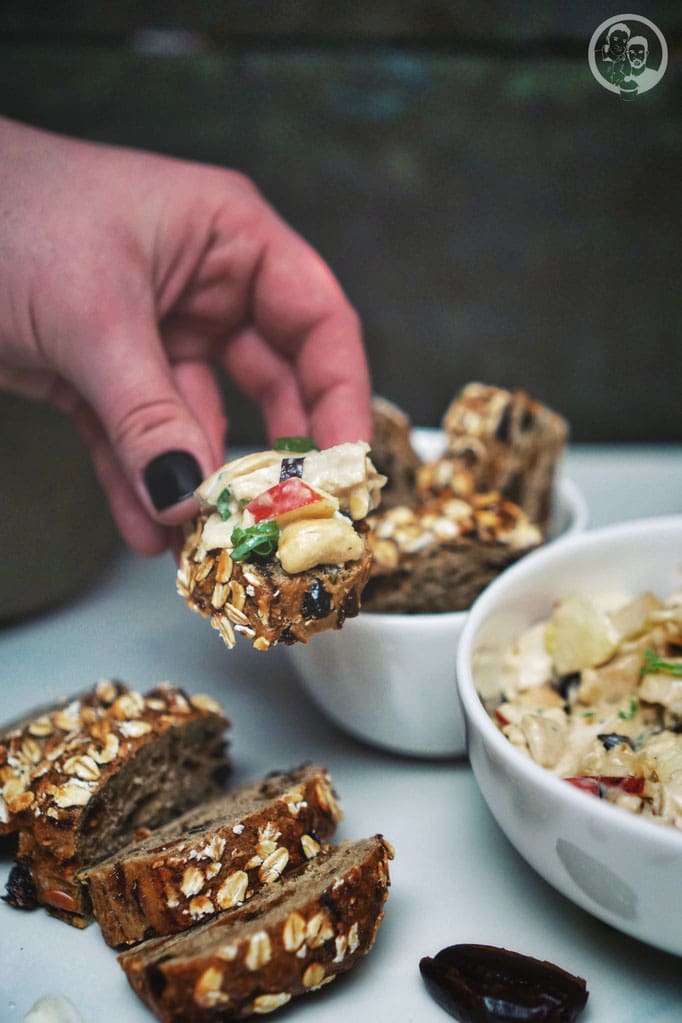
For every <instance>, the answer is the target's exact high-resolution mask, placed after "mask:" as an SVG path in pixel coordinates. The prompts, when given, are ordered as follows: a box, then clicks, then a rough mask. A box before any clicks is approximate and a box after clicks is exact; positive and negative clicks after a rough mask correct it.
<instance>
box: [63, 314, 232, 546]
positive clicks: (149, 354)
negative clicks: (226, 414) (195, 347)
mask: <svg viewBox="0 0 682 1023" xmlns="http://www.w3.org/2000/svg"><path fill="white" fill-rule="evenodd" d="M87 323H88V326H89V328H90V330H91V336H89V337H88V338H87V339H81V340H79V342H78V343H76V344H73V345H71V346H70V348H69V360H70V362H69V377H70V379H71V381H72V382H73V384H74V386H75V387H76V388H77V389H78V390H79V392H80V394H81V395H82V396H83V398H84V399H85V403H86V405H88V406H89V407H90V408H91V409H92V410H93V412H94V413H95V416H96V418H97V421H98V423H99V424H101V430H102V434H103V436H100V435H98V433H97V431H94V430H92V429H91V430H90V431H89V432H88V441H89V443H90V445H91V449H92V450H93V457H94V458H95V459H96V464H97V470H98V473H99V475H100V479H102V482H103V485H104V486H105V488H106V489H107V493H108V494H109V497H110V500H111V501H112V508H113V511H114V514H115V516H116V517H117V521H119V524H120V525H121V530H122V532H124V535H126V538H128V539H129V538H130V536H131V535H132V536H133V537H134V538H135V539H134V540H133V541H132V545H133V546H134V547H135V549H140V546H142V547H144V548H145V552H147V549H148V548H150V547H153V546H154V545H155V543H156V539H155V538H158V536H159V534H158V532H156V531H154V530H151V531H150V530H147V531H145V530H144V529H143V528H142V526H141V513H143V514H144V515H146V516H147V518H148V519H150V520H151V521H152V522H156V523H158V524H160V525H162V526H172V525H177V524H179V523H181V522H183V521H184V520H185V519H187V518H188V517H189V516H190V515H191V514H193V512H194V511H195V510H196V504H195V502H194V500H193V498H192V492H193V490H194V489H195V488H196V487H197V486H198V485H199V483H200V482H201V480H202V479H203V478H204V477H205V476H207V475H208V474H209V473H210V472H212V471H213V469H214V468H215V467H216V465H217V464H218V459H219V455H218V448H219V447H220V440H219V438H220V437H221V436H222V432H223V429H224V420H223V419H222V416H221V414H220V413H219V412H218V400H217V398H216V397H215V391H216V388H215V383H214V382H213V381H212V379H210V380H209V379H208V378H207V376H206V374H205V372H204V371H203V370H201V369H198V368H197V367H194V368H189V367H188V368H186V369H183V370H177V371H176V375H175V376H174V372H173V370H172V369H171V367H170V365H169V363H168V361H167V358H166V354H165V352H164V350H163V348H162V346H161V342H160V340H159V337H158V335H157V332H156V327H155V324H154V323H153V321H152V320H151V318H146V317H139V316H138V317H137V318H135V319H130V318H129V317H126V316H123V315H117V314H116V311H115V310H112V308H111V307H109V309H108V315H107V316H106V319H104V318H100V319H99V320H95V322H94V323H93V319H92V317H90V318H88V320H87ZM183 390H184V391H186V393H187V394H188V396H189V397H190V398H191V400H192V402H193V405H194V408H198V407H199V406H200V404H201V400H200V393H199V392H201V394H203V410H202V412H201V418H199V417H198V416H197V415H196V414H195V413H194V411H193V410H192V408H191V407H190V406H189V405H188V403H187V401H186V400H185V397H184V394H183ZM114 453H115V454H114ZM124 481H125V484H126V486H124V485H123V483H124Z"/></svg>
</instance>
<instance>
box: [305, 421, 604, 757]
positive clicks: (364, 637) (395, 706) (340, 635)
mask: <svg viewBox="0 0 682 1023" xmlns="http://www.w3.org/2000/svg"><path fill="white" fill-rule="evenodd" d="M442 443H443V434H442V433H441V432H440V431H439V430H417V431H415V432H414V444H415V448H416V449H417V450H418V452H419V454H420V455H421V456H422V457H423V458H433V457H436V456H437V454H438V452H439V449H440V447H441V446H442ZM586 522H587V509H586V506H585V502H584V500H583V498H582V495H581V494H580V492H579V491H578V489H577V488H576V487H575V485H574V484H573V483H572V482H571V481H570V480H568V479H564V478H562V479H560V480H559V482H558V485H557V493H556V501H555V507H554V511H553V515H552V522H551V526H550V530H549V535H550V537H552V538H555V537H558V536H560V535H562V536H567V535H569V534H572V533H575V532H579V531H582V530H583V529H584V528H585V525H586ZM467 617H468V612H467V611H453V612H448V613H442V614H415V615H410V614H378V613H375V612H367V611H361V612H360V614H359V615H358V617H357V618H352V619H350V620H349V621H347V622H346V623H345V625H344V626H343V629H341V630H340V631H334V632H324V633H321V634H320V635H319V636H315V637H314V638H313V639H312V640H311V641H310V643H307V644H305V645H301V644H297V645H295V646H292V647H289V648H288V654H289V657H290V658H291V661H292V662H293V665H294V668H295V670H296V673H297V675H298V676H299V678H300V681H301V683H302V684H303V687H304V688H305V690H306V692H307V693H308V695H309V696H310V697H311V698H312V700H313V701H314V702H315V703H316V704H317V706H318V707H319V708H320V710H321V711H322V712H323V713H324V714H325V715H326V716H327V717H329V718H330V719H331V720H332V721H333V722H334V723H335V724H337V725H339V726H340V727H341V728H342V729H344V730H345V731H347V732H349V733H350V734H351V735H353V736H355V738H358V739H361V740H362V741H364V742H367V743H369V744H371V745H373V746H378V747H380V748H382V749H387V750H390V751H392V752H396V753H403V754H407V755H410V756H420V757H451V756H457V755H460V754H463V753H464V751H465V741H464V722H463V718H462V712H461V708H460V704H459V700H458V698H457V689H456V680H455V657H456V651H457V643H458V640H459V635H460V632H461V631H462V629H463V627H464V623H465V622H466V620H467Z"/></svg>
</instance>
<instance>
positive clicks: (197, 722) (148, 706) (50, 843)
mask: <svg viewBox="0 0 682 1023" xmlns="http://www.w3.org/2000/svg"><path fill="white" fill-rule="evenodd" d="M228 725H229V722H228V721H227V719H226V718H225V716H224V714H223V712H222V710H221V708H220V707H219V706H218V704H217V703H216V702H215V701H214V700H211V699H210V698H208V697H203V696H188V695H187V694H186V693H184V692H183V691H182V690H180V689H178V688H175V687H174V686H170V685H165V684H164V685H160V686H157V687H156V688H154V689H152V690H151V691H150V692H148V693H146V694H145V695H144V696H143V695H142V694H140V693H138V692H134V691H132V690H129V689H128V688H127V687H126V686H125V685H124V684H122V683H120V682H112V681H103V682H100V683H99V684H98V685H97V686H96V687H95V689H94V690H93V691H92V692H91V693H88V694H85V695H84V696H82V697H78V698H76V699H73V700H71V701H70V702H69V703H68V704H66V705H60V706H59V707H57V708H56V709H54V710H53V711H52V712H49V711H48V712H46V713H41V714H39V715H38V716H37V717H33V718H28V719H26V720H24V721H23V722H21V723H20V724H19V725H18V726H16V727H14V728H12V729H10V730H9V731H7V732H5V733H4V734H3V735H2V736H1V737H0V764H1V765H2V766H1V767H0V781H1V782H2V786H3V788H2V793H3V797H2V802H1V803H0V813H1V819H2V828H3V831H4V832H5V833H8V832H12V831H18V833H19V844H18V854H17V863H16V866H15V867H14V868H13V870H12V871H11V873H10V878H9V881H8V885H7V891H8V895H7V900H8V902H10V904H12V905H14V906H17V907H18V908H30V907H32V906H35V905H38V904H42V905H44V906H46V907H47V908H48V909H49V910H50V911H51V912H53V913H54V914H55V915H57V916H60V917H61V918H62V919H64V920H66V921H67V922H69V923H72V924H74V925H76V926H81V927H82V926H85V924H86V923H87V922H89V919H90V907H89V900H88V897H87V893H86V891H85V888H84V887H83V886H82V884H81V883H80V882H79V880H78V878H77V875H78V873H79V871H81V870H83V869H85V868H86V867H89V866H91V865H92V864H94V863H95V862H97V861H98V860H100V859H102V858H103V857H104V856H107V855H109V854H110V853H111V852H112V851H113V850H115V849H117V848H120V847H121V846H123V845H125V844H126V843H127V842H129V841H130V840H131V839H132V838H133V836H134V834H135V832H136V830H137V829H138V828H140V827H156V826H158V825H160V824H162V823H164V822H165V821H167V820H170V819H171V818H172V817H173V816H176V815H177V814H179V813H182V812H184V811H185V810H187V809H189V808H190V807H192V806H194V805H196V803H197V802H199V801H200V800H203V799H206V798H211V797H212V796H215V795H217V794H218V793H219V792H220V791H221V790H222V789H223V786H224V781H225V778H226V775H227V756H226V751H225V742H224V737H223V733H224V731H225V729H226V728H227V726H228ZM150 780H153V782H152V783H151V784H150Z"/></svg>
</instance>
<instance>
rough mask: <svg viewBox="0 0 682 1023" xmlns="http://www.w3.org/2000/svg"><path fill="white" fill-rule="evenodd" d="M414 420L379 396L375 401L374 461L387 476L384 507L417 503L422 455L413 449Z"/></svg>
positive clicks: (373, 420)
mask: <svg viewBox="0 0 682 1023" xmlns="http://www.w3.org/2000/svg"><path fill="white" fill-rule="evenodd" d="M410 428H411V424H410V420H409V417H408V416H407V415H406V414H405V413H404V412H403V410H402V409H400V408H398V406H397V405H394V404H393V402H390V401H387V400H386V398H381V397H379V396H378V395H377V396H375V397H374V398H373V399H372V461H373V462H374V464H375V466H376V467H377V470H378V471H379V472H380V473H382V474H383V475H384V476H386V485H385V487H384V488H383V490H382V491H381V508H382V510H384V509H386V508H395V507H396V506H397V505H401V504H408V505H409V504H411V503H412V502H413V500H414V494H415V486H416V481H417V470H418V468H419V466H420V465H421V459H420V458H419V455H418V454H417V452H416V451H415V450H414V448H413V447H412V441H411V439H410Z"/></svg>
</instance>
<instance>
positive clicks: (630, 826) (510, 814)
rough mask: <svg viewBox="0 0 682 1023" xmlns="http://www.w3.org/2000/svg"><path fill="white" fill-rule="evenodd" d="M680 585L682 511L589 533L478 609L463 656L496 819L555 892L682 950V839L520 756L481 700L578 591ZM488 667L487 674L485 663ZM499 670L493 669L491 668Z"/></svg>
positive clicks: (538, 557)
mask: <svg viewBox="0 0 682 1023" xmlns="http://www.w3.org/2000/svg"><path fill="white" fill-rule="evenodd" d="M681 584H682V516H673V517H660V518H653V519H645V520H639V521H634V522H626V523H623V524H621V525H617V526H609V527H607V528H604V529H598V530H594V531H592V532H587V533H585V534H584V535H583V536H574V537H571V538H569V539H566V540H562V541H560V542H559V543H556V544H552V545H550V546H548V547H547V548H545V549H543V550H540V551H537V552H534V553H533V554H530V555H529V556H528V557H527V558H524V559H523V560H522V561H520V562H518V563H517V564H515V565H513V566H512V567H511V568H509V569H507V571H506V572H504V574H503V575H501V576H500V577H499V578H498V579H496V580H495V581H494V582H493V583H491V584H490V586H489V587H488V588H487V589H486V590H485V592H484V593H482V594H481V596H480V597H479V598H478V600H477V601H476V602H475V603H474V605H473V607H472V609H471V612H470V613H469V616H468V620H467V623H466V626H465V628H464V631H463V633H462V636H461V639H460V644H459V651H458V657H457V676H458V686H459V693H460V698H461V701H462V707H463V711H464V717H465V720H466V732H467V748H468V753H469V759H470V761H471V766H472V768H473V771H474V775H475V777H476V780H477V782H478V784H479V787H480V789H481V792H482V793H483V796H484V798H485V800H486V802H487V803H488V806H489V807H490V810H491V811H492V813H493V815H494V816H495V818H496V819H497V822H498V824H499V825H500V827H501V828H502V830H503V831H504V832H505V834H506V835H507V837H508V838H509V840H510V841H511V842H512V843H513V845H514V846H515V847H516V848H517V850H518V851H519V853H520V854H521V855H522V856H523V857H524V858H525V859H526V860H527V861H528V863H530V864H531V866H532V867H534V868H535V870H537V871H538V873H539V874H541V875H542V876H543V877H544V878H545V879H546V880H547V881H549V883H550V884H551V885H553V886H554V887H555V888H557V889H558V890H559V891H560V892H562V893H563V894H564V895H566V896H567V897H568V898H569V899H571V900H573V901H574V902H576V903H577V904H578V905H580V906H582V907H583V908H584V909H586V910H588V911H589V912H590V913H592V914H593V915H594V916H596V917H599V918H600V919H601V920H604V921H606V922H607V923H609V924H611V925H612V926H614V927H616V928H618V929H619V930H621V931H624V932H625V933H626V934H630V935H633V936H634V937H636V938H639V939H641V940H642V941H645V942H647V943H649V944H651V945H654V946H656V947H658V948H661V949H665V950H666V951H668V952H673V953H675V954H676V955H682V924H681V923H680V921H682V884H681V883H680V864H681V863H682V834H680V832H679V831H678V830H677V829H676V828H673V827H669V826H667V825H663V824H656V823H655V822H653V821H651V820H647V819H645V818H642V817H638V816H636V815H634V814H630V813H629V812H628V811H626V810H623V809H620V808H618V807H616V806H613V805H610V804H608V803H606V802H605V801H604V800H599V799H595V798H594V797H593V796H590V795H587V794H585V793H583V792H579V791H578V790H577V789H575V788H574V787H573V786H571V785H568V784H567V783H566V782H564V781H562V780H561V779H559V778H556V777H555V776H554V775H553V774H551V773H550V772H549V771H546V770H544V769H543V768H542V767H540V766H539V765H538V764H536V763H534V762H533V761H531V760H530V759H528V758H527V757H526V756H524V755H523V754H522V753H520V752H519V751H518V750H517V749H516V748H515V747H514V746H513V745H512V744H511V743H510V742H509V741H508V740H507V739H506V738H505V737H504V736H503V735H502V733H501V732H500V731H499V730H498V728H497V727H496V725H495V724H494V722H493V721H492V720H491V719H490V717H489V715H488V713H487V712H486V710H485V708H484V706H483V704H482V703H481V699H480V697H479V687H480V688H482V689H485V690H486V696H487V697H490V696H491V695H494V694H491V693H490V692H489V691H488V686H489V683H490V681H491V680H492V679H493V678H494V675H495V670H494V666H495V663H496V658H497V657H498V653H499V652H501V651H502V649H503V648H504V647H505V646H506V645H507V644H509V643H510V642H511V641H512V640H513V639H514V638H516V637H517V636H518V635H519V633H521V632H522V631H523V630H524V629H526V628H527V627H528V626H529V625H531V624H532V623H533V622H536V621H539V620H541V619H543V618H546V617H547V616H548V615H549V614H550V613H551V608H552V604H553V602H554V601H555V600H557V599H559V598H561V597H564V596H568V595H569V594H571V593H585V594H590V593H600V592H601V593H603V592H605V591H615V592H624V593H632V594H633V595H637V594H639V593H641V592H643V591H644V590H651V591H653V592H654V593H656V594H657V595H660V596H661V597H666V596H668V595H669V594H670V593H672V592H674V591H675V590H677V589H679V587H680V585H681ZM482 661H485V662H486V663H487V668H486V670H485V674H484V675H482V673H481V669H480V668H478V667H477V666H478V665H480V664H481V662H482ZM491 665H492V671H491Z"/></svg>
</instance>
